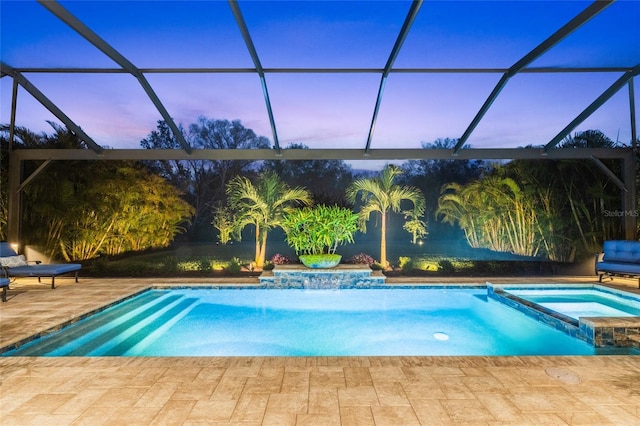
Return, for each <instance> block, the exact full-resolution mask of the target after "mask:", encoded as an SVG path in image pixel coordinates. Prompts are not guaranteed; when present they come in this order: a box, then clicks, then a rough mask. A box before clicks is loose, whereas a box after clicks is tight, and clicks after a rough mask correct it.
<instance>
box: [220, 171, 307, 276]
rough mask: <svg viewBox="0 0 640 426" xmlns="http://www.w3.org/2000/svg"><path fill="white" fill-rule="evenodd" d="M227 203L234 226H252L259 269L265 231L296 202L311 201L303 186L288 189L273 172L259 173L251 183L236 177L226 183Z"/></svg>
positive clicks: (263, 254)
mask: <svg viewBox="0 0 640 426" xmlns="http://www.w3.org/2000/svg"><path fill="white" fill-rule="evenodd" d="M226 191H227V195H228V197H229V204H230V206H231V207H232V208H233V209H234V210H235V211H236V213H237V216H236V217H237V219H236V229H237V230H238V232H240V231H242V229H244V227H245V226H247V225H253V226H255V228H256V253H255V263H256V267H258V268H262V267H263V266H264V260H265V256H266V249H267V235H268V233H269V231H270V230H271V229H273V228H276V227H278V226H280V225H281V223H282V220H283V218H284V215H285V213H287V212H288V211H290V210H292V209H293V208H295V207H297V206H300V205H309V204H311V194H310V193H309V191H307V190H306V189H304V188H300V187H296V188H290V187H289V185H287V184H286V183H284V182H283V181H281V180H280V178H279V177H278V175H276V174H275V173H267V174H264V175H262V176H261V177H260V178H259V180H258V181H257V182H256V183H255V184H254V183H253V182H251V181H250V180H249V179H248V178H246V177H244V176H236V177H234V178H233V179H231V181H230V182H229V183H228V184H227V189H226Z"/></svg>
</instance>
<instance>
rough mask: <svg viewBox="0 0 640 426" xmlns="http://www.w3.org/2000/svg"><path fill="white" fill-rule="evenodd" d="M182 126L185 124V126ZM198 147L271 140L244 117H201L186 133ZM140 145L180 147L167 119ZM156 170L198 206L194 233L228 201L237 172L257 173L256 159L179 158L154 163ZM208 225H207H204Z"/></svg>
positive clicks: (257, 145)
mask: <svg viewBox="0 0 640 426" xmlns="http://www.w3.org/2000/svg"><path fill="white" fill-rule="evenodd" d="M181 130H182V128H181ZM185 138H186V139H187V141H188V142H189V144H190V145H191V146H192V147H193V148H194V149H266V148H269V146H270V142H269V140H268V139H267V138H266V137H264V136H257V135H256V134H255V133H254V131H253V130H251V129H247V128H245V127H244V126H243V125H242V123H241V122H240V120H233V121H229V120H217V119H208V118H206V117H199V118H198V121H197V122H196V123H192V124H190V125H189V128H188V133H187V135H186V136H185ZM140 145H141V146H142V147H144V148H147V149H154V148H164V149H180V148H181V146H180V144H179V143H178V141H176V140H175V138H174V136H173V133H172V132H171V129H169V126H168V125H167V124H166V123H165V122H164V121H158V127H157V129H156V130H154V131H152V132H151V133H150V134H149V135H148V136H147V137H146V138H145V139H143V140H142V141H141V142H140ZM151 164H152V165H153V167H154V169H155V170H157V171H158V172H159V173H160V174H161V175H162V176H164V177H165V178H167V180H169V182H171V183H172V184H173V185H175V186H176V187H177V188H179V189H180V190H181V191H182V192H183V193H184V194H185V196H186V199H187V201H189V203H191V204H192V205H193V206H194V208H195V213H194V217H193V225H192V235H194V236H199V235H201V234H203V232H202V231H203V230H204V229H209V228H210V226H209V224H210V223H211V221H212V220H213V207H214V205H215V204H216V203H217V202H221V201H225V193H224V188H225V187H226V184H227V183H228V182H229V180H230V179H231V178H233V177H234V176H236V175H245V176H252V175H254V174H256V169H257V166H256V162H255V161H249V160H207V161H203V160H175V161H155V162H152V163H151ZM205 226H206V228H204V227H205Z"/></svg>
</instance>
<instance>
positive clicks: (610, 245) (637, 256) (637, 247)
mask: <svg viewBox="0 0 640 426" xmlns="http://www.w3.org/2000/svg"><path fill="white" fill-rule="evenodd" d="M602 252H603V256H602V260H599V257H600V256H599V255H598V256H596V274H598V275H599V276H600V278H599V281H600V282H602V277H603V276H604V275H608V276H614V275H622V276H637V277H638V288H640V241H625V240H611V241H605V242H604V245H603V247H602Z"/></svg>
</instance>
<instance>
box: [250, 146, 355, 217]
mask: <svg viewBox="0 0 640 426" xmlns="http://www.w3.org/2000/svg"><path fill="white" fill-rule="evenodd" d="M286 149H308V147H307V146H305V145H303V144H291V145H289V146H287V148H286ZM262 171H263V172H265V173H269V172H272V173H276V174H277V175H278V176H279V177H280V179H282V180H283V181H284V182H285V183H287V184H288V185H289V186H291V187H296V186H304V187H306V188H307V189H308V190H309V191H310V192H311V193H312V194H313V199H314V201H315V203H316V204H326V205H333V204H336V205H340V206H346V202H345V199H344V193H345V191H346V189H347V187H348V186H349V184H350V183H351V181H352V180H353V173H352V171H351V166H349V165H348V164H346V163H345V162H344V161H342V160H266V161H265V162H264V163H263V166H262Z"/></svg>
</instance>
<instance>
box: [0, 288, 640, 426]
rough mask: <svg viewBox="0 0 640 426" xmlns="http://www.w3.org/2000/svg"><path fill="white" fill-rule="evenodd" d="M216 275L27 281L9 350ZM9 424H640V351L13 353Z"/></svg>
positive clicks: (5, 411) (1, 381)
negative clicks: (97, 313)
mask: <svg viewBox="0 0 640 426" xmlns="http://www.w3.org/2000/svg"><path fill="white" fill-rule="evenodd" d="M592 280H593V278H592V277H582V278H580V277H578V278H566V279H561V278H558V279H553V280H551V279H547V278H542V279H532V278H528V279H515V278H502V279H491V278H483V279H477V278H476V279H473V278H468V279H465V280H461V279H457V278H456V279H455V281H457V282H461V281H466V282H480V283H484V282H485V281H492V282H532V281H538V282H540V281H542V282H567V281H569V282H593V281H592ZM217 281H218V282H220V281H219V280H217ZM231 281H232V280H229V279H225V280H224V282H231ZM236 281H237V280H236ZM418 281H419V282H429V281H430V282H444V281H445V280H443V279H436V280H433V279H432V280H427V279H422V278H421V279H419V280H418ZM212 282H214V280H211V279H171V280H168V279H162V280H160V279H145V280H141V279H121V278H118V279H88V278H84V279H82V278H81V280H80V283H79V284H73V280H72V279H64V278H63V279H60V280H59V283H58V288H57V289H55V290H51V289H50V288H49V287H48V286H47V285H46V284H44V283H43V284H37V281H36V280H35V279H21V280H18V281H17V282H16V283H14V284H12V290H11V291H10V292H9V301H8V302H7V303H3V304H2V306H1V307H0V346H1V347H4V346H6V345H8V344H11V343H13V342H16V341H20V340H22V339H24V338H26V337H28V336H30V335H32V334H34V333H36V332H39V331H44V330H46V329H49V328H51V327H54V326H56V325H57V324H59V323H61V322H63V321H65V320H69V319H72V318H75V317H77V316H78V315H81V314H84V313H86V312H88V311H91V310H93V309H96V308H98V307H101V306H104V305H106V304H108V303H112V302H114V301H117V300H119V299H121V298H123V297H125V296H127V295H130V294H134V293H136V292H138V291H141V290H143V289H145V288H147V287H149V286H150V285H153V284H163V285H164V284H169V283H175V284H179V285H185V284H187V283H188V284H196V285H197V284H211V283H212ZM256 282H257V280H256ZM615 283H616V284H619V285H620V284H621V285H623V286H625V288H626V289H628V290H629V291H635V292H638V291H637V289H634V288H633V286H634V285H635V281H634V280H616V281H615ZM0 424H2V425H66V424H70V425H76V424H77V425H81V424H85V425H103V424H104V425H120V424H127V425H137V424H139V425H147V424H157V425H165V424H169V425H170V424H183V425H196V424H198V425H201V424H208V425H246V426H249V425H340V424H341V425H376V426H380V425H394V426H395V425H414V424H415V425H447V424H470V425H503V424H508V425H540V424H554V425H566V424H569V425H582V424H592V425H640V357H639V356H566V357H559V356H558V357H538V356H536V357H183V358H181V357H157V358H143V357H140V358H124V357H123V358H118V357H94V358H80V357H60V358H53V357H52V358H40V357H34V358H25V357H15V358H11V357H6V358H0Z"/></svg>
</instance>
